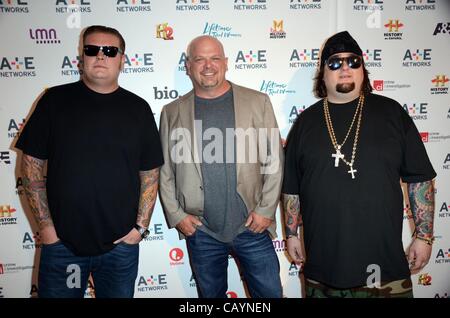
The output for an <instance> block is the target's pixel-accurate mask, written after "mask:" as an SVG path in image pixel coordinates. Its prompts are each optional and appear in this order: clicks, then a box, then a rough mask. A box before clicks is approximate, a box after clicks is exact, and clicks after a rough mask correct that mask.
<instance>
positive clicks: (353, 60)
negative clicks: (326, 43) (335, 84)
mask: <svg viewBox="0 0 450 318" xmlns="http://www.w3.org/2000/svg"><path fill="white" fill-rule="evenodd" d="M344 61H345V62H346V63H347V65H348V67H350V68H353V69H357V68H359V67H360V66H361V64H362V59H361V56H358V55H350V56H347V57H338V56H336V57H331V58H329V59H328V60H327V61H326V64H327V65H328V68H329V69H330V70H332V71H336V70H338V69H340V68H341V67H342V65H344Z"/></svg>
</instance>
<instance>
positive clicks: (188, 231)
mask: <svg viewBox="0 0 450 318" xmlns="http://www.w3.org/2000/svg"><path fill="white" fill-rule="evenodd" d="M200 225H202V222H200V220H199V219H198V218H197V217H196V216H194V215H190V214H188V215H187V216H186V217H185V218H184V219H182V220H181V221H180V222H179V223H178V224H177V226H176V228H177V229H178V230H179V231H181V232H182V233H183V234H184V235H185V236H191V235H194V233H195V231H197V226H200Z"/></svg>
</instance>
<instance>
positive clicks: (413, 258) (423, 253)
mask: <svg viewBox="0 0 450 318" xmlns="http://www.w3.org/2000/svg"><path fill="white" fill-rule="evenodd" d="M430 256H431V245H428V244H427V243H426V242H424V241H422V240H419V239H414V241H413V242H412V244H411V246H410V247H409V253H408V262H409V264H410V270H411V274H416V273H418V272H419V271H420V270H421V269H422V268H424V267H425V266H426V265H427V264H428V261H429V260H430Z"/></svg>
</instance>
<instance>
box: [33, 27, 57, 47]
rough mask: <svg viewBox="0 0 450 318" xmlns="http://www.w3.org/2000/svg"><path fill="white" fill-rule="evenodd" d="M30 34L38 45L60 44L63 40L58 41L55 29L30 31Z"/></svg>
mask: <svg viewBox="0 0 450 318" xmlns="http://www.w3.org/2000/svg"><path fill="white" fill-rule="evenodd" d="M28 33H29V35H30V39H32V40H35V41H36V44H59V43H61V40H59V39H58V36H57V35H56V30H55V29H44V28H39V29H34V30H33V29H29V30H28Z"/></svg>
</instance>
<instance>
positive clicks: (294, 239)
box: [281, 193, 305, 265]
mask: <svg viewBox="0 0 450 318" xmlns="http://www.w3.org/2000/svg"><path fill="white" fill-rule="evenodd" d="M281 200H282V204H283V210H284V226H285V230H286V237H287V249H288V253H289V256H290V257H291V258H292V260H293V261H294V262H295V263H296V264H297V265H300V264H302V263H303V261H304V259H305V257H304V253H303V250H302V246H301V242H300V238H299V233H298V230H299V228H300V226H301V224H300V197H299V196H298V195H295V194H284V193H282V196H281Z"/></svg>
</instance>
